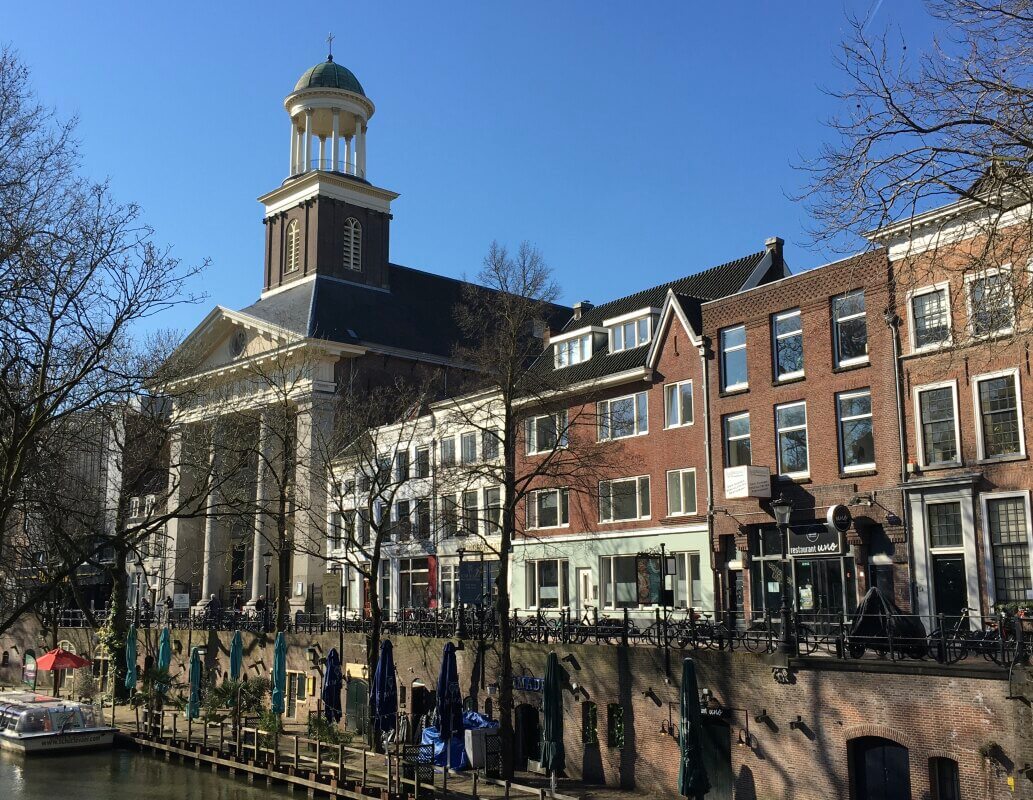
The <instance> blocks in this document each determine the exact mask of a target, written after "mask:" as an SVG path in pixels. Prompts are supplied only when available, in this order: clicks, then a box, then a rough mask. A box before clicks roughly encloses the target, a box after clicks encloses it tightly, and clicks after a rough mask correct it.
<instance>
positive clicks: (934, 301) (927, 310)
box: [908, 283, 951, 351]
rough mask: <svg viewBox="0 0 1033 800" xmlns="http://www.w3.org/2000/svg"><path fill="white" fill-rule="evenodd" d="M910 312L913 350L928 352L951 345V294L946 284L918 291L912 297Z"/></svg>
mask: <svg viewBox="0 0 1033 800" xmlns="http://www.w3.org/2000/svg"><path fill="white" fill-rule="evenodd" d="M908 310H909V311H910V313H911V349H912V350H914V351H919V350H928V349H930V348H934V347H939V346H940V345H944V344H949V343H950V338H951V319H950V293H949V290H948V285H947V284H946V283H941V284H938V285H936V286H930V287H928V288H925V289H919V290H917V291H916V292H915V293H914V294H913V295H912V296H911V304H910V307H909V309H908Z"/></svg>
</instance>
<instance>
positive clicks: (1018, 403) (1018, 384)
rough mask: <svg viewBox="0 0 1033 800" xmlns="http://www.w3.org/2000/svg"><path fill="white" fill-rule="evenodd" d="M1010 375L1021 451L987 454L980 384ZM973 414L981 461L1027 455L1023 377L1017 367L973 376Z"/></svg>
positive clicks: (1010, 459) (1012, 458)
mask: <svg viewBox="0 0 1033 800" xmlns="http://www.w3.org/2000/svg"><path fill="white" fill-rule="evenodd" d="M1007 376H1010V377H1011V378H1012V380H1013V381H1014V382H1015V413H1016V415H1017V416H1018V421H1019V452H1017V453H1007V454H1005V455H1000V456H989V457H988V456H987V455H986V452H985V450H984V445H983V409H982V406H980V404H979V384H980V383H982V382H983V381H987V380H993V379H994V378H1003V377H1007ZM972 415H973V416H974V417H975V421H976V454H977V456H978V459H979V461H981V462H988V463H992V462H994V461H1012V460H1016V459H1021V458H1025V457H1026V425H1025V418H1024V417H1023V414H1022V378H1021V377H1020V375H1019V370H1018V368H1017V367H1012V368H1011V369H1002V370H999V371H997V372H987V373H985V374H983V375H975V376H973V378H972Z"/></svg>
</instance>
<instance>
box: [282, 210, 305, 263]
mask: <svg viewBox="0 0 1033 800" xmlns="http://www.w3.org/2000/svg"><path fill="white" fill-rule="evenodd" d="M284 264H285V265H286V269H285V270H284V272H294V270H296V269H297V268H298V267H299V266H300V265H301V231H300V230H299V226H298V221H297V220H296V219H292V220H291V221H290V224H289V225H288V226H287V243H286V246H285V252H284Z"/></svg>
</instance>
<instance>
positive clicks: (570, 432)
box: [439, 242, 608, 776]
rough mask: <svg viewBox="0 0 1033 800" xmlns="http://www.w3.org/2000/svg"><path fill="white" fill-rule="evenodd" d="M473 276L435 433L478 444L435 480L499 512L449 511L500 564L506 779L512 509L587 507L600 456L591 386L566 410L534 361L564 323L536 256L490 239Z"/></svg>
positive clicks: (560, 384)
mask: <svg viewBox="0 0 1033 800" xmlns="http://www.w3.org/2000/svg"><path fill="white" fill-rule="evenodd" d="M477 278H478V283H479V284H480V286H475V285H472V284H471V285H469V286H468V287H467V290H466V292H465V296H464V298H463V301H462V303H461V304H460V306H459V307H458V308H457V309H456V315H457V320H458V322H459V324H460V327H461V329H462V331H463V332H464V334H465V339H466V341H467V342H469V343H470V344H468V345H467V346H464V347H462V348H460V349H459V350H458V351H457V353H456V356H457V358H458V359H459V360H460V361H461V362H463V363H465V364H467V365H469V367H470V368H471V376H472V377H471V378H470V379H469V380H468V381H466V382H465V384H462V385H460V386H459V387H458V390H457V391H455V392H453V393H452V394H451V396H450V398H449V402H448V404H447V406H445V407H443V409H442V412H443V413H444V414H446V415H447V416H446V423H445V427H444V430H446V431H448V430H453V431H464V430H466V431H475V432H476V433H477V436H478V438H480V440H481V441H482V442H483V443H484V444H483V445H482V457H481V458H479V459H475V460H469V459H466V458H459V459H458V460H457V461H456V462H455V463H454V464H453V465H452V466H448V465H446V466H445V468H444V469H443V470H442V472H441V474H440V475H439V481H440V482H441V486H442V487H443V488H444V489H445V490H446V491H455V492H459V493H462V492H463V491H464V490H466V489H473V488H477V487H483V486H489V487H490V486H497V487H499V488H500V490H501V491H500V495H501V496H500V498H499V501H500V507H499V508H498V509H497V510H496V509H493V508H490V507H487V504H485V506H486V508H485V513H484V515H483V519H480V520H478V519H477V512H476V511H474V512H472V514H473V516H471V511H470V510H469V509H463V508H462V507H461V504H460V507H459V508H458V513H459V515H460V516H461V518H462V519H461V520H460V525H461V527H462V529H463V530H465V531H466V532H467V533H473V534H475V535H478V536H479V537H480V538H481V540H482V546H483V547H484V548H486V549H487V551H488V552H489V553H491V554H493V555H497V557H498V559H499V568H498V575H497V578H496V589H495V591H494V597H495V602H494V611H495V617H496V623H497V625H498V631H499V638H498V642H497V646H498V660H499V663H498V676H499V678H498V679H499V687H500V691H499V720H500V734H501V737H502V755H503V769H504V772H505V774H506V775H507V776H509V775H511V774H512V770H513V757H512V753H513V747H512V745H513V718H512V713H513V660H512V652H511V648H512V641H513V630H512V616H511V612H512V603H511V598H510V596H509V584H510V577H509V576H510V568H511V564H510V559H511V554H512V550H513V542H514V539H515V538H516V537H518V536H523V537H527V536H533V535H534V532H533V531H529V530H528V526H527V525H526V520H527V517H526V515H522V514H521V513H520V512H521V511H522V510H524V509H525V507H526V505H527V504H528V503H529V502H531V501H532V499H533V497H534V493H535V492H536V491H537V490H539V489H547V488H555V489H557V490H563V492H562V493H558V494H557V495H556V503H557V513H560V508H559V505H560V504H562V502H563V499H562V498H563V497H566V498H567V502H574V500H575V498H577V497H580V498H582V499H586V498H587V499H591V500H592V502H594V500H595V498H596V496H597V493H598V476H599V475H601V474H602V473H603V472H605V462H606V460H607V458H608V456H607V454H606V452H605V451H604V450H602V449H600V448H599V447H598V445H597V443H596V436H595V431H596V422H597V417H596V415H595V406H594V404H593V403H591V402H585V398H586V396H589V395H590V394H591V387H584V386H583V387H578V391H579V394H578V397H579V403H578V405H577V406H575V407H574V408H571V407H569V406H570V396H569V394H568V390H569V389H571V388H572V387H570V386H569V385H567V383H566V379H565V377H564V375H563V374H562V373H557V372H556V370H554V369H553V364H552V360H551V359H549V358H548V357H545V358H544V359H543V335H544V332H545V331H546V330H547V329H548V328H549V325H550V322H552V323H556V322H558V321H560V318H562V321H563V322H565V321H566V319H567V317H568V316H569V310H567V309H563V308H562V307H560V306H557V305H555V303H554V301H555V299H556V297H557V294H558V291H557V287H556V285H555V283H554V282H553V280H552V273H551V270H550V268H549V267H548V265H547V264H546V263H545V260H544V259H543V257H542V255H541V253H540V252H539V251H538V250H537V249H535V248H534V247H532V246H531V245H530V244H528V243H526V242H525V243H523V244H521V245H520V247H519V248H518V250H517V251H516V252H515V253H510V252H509V251H508V250H507V249H506V248H505V247H504V246H502V245H500V244H498V243H497V242H494V243H492V245H491V247H490V249H489V251H488V254H487V255H486V257H485V259H484V265H483V268H482V269H481V271H480V273H479V274H478V276H477ZM454 383H455V382H454ZM589 399H590V398H589ZM531 420H533V424H530V423H529V421H531ZM528 437H531V438H530V440H529V439H528ZM485 450H487V452H486V453H485ZM532 513H534V512H532ZM550 513H551V507H550Z"/></svg>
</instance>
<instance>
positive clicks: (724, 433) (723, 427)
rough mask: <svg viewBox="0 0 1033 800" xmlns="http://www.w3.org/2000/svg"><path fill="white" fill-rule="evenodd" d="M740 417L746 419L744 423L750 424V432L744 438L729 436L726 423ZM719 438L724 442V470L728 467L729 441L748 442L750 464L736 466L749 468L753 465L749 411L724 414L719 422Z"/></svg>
mask: <svg viewBox="0 0 1033 800" xmlns="http://www.w3.org/2000/svg"><path fill="white" fill-rule="evenodd" d="M742 417H746V421H747V422H749V423H750V432H749V433H748V434H747V435H746V436H729V434H728V423H729V422H731V421H732V420H733V419H740V418H742ZM721 438H722V439H723V440H724V441H723V442H722V444H723V445H724V462H725V467H726V468H727V467H729V466H730V465H729V463H728V454H729V453H730V452H731V448H729V446H728V443H729V442H731V441H736V442H738V441H741V440H742V439H749V440H750V464H748V465H744V464H739V465H737V466H750V465H752V464H753V422H752V421H750V412H749V411H743V412H741V413H738V414H725V416H724V417H723V418H722V420H721Z"/></svg>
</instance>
